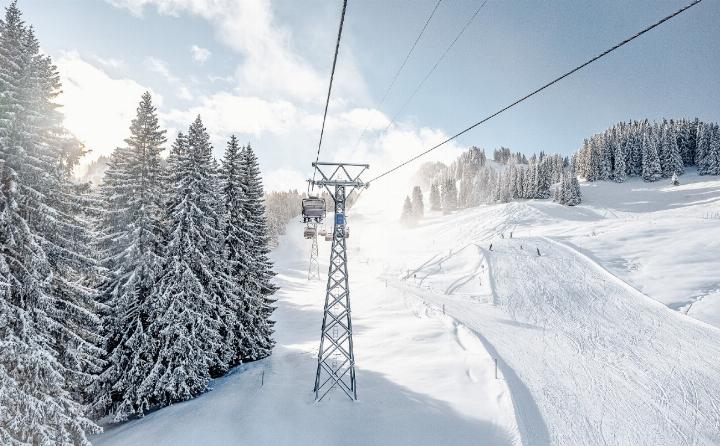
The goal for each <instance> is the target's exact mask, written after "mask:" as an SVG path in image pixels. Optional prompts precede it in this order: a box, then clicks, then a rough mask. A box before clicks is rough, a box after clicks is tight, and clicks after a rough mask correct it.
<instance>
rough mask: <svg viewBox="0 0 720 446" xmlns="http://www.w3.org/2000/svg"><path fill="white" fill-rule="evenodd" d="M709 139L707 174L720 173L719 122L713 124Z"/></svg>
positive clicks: (706, 159)
mask: <svg viewBox="0 0 720 446" xmlns="http://www.w3.org/2000/svg"><path fill="white" fill-rule="evenodd" d="M709 139H710V143H709V144H708V152H707V155H706V156H705V172H706V174H707V175H720V127H718V125H717V124H715V125H712V126H711V128H710V138H709Z"/></svg>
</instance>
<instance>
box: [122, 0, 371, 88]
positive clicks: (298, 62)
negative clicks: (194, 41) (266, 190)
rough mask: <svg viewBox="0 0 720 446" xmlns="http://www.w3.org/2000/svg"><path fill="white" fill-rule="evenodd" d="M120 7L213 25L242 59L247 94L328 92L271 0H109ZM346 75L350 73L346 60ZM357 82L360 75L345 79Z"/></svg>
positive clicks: (239, 74) (239, 76)
mask: <svg viewBox="0 0 720 446" xmlns="http://www.w3.org/2000/svg"><path fill="white" fill-rule="evenodd" d="M109 1H110V2H111V3H112V4H113V5H115V6H117V7H122V8H127V9H128V10H130V11H131V12H132V13H133V14H136V15H142V13H143V11H144V10H145V7H146V6H149V5H154V6H155V7H156V8H157V10H158V12H160V13H161V14H168V15H179V14H181V13H186V14H192V15H196V16H198V17H202V18H204V19H205V20H207V21H209V22H210V23H211V24H212V25H213V27H214V28H215V29H216V35H217V38H218V39H219V40H220V41H221V42H222V43H224V44H226V45H227V46H229V47H230V48H232V49H233V50H235V51H237V52H239V53H241V54H242V55H243V56H244V59H243V63H242V64H241V65H239V66H238V67H237V69H236V72H235V76H236V78H237V80H238V82H239V83H240V84H241V85H242V86H243V91H245V92H249V93H251V94H253V95H270V96H272V97H274V98H278V97H289V98H293V99H298V100H301V101H304V102H321V101H322V100H323V98H324V94H325V90H326V89H327V79H326V77H327V73H325V72H323V73H322V74H320V73H318V72H317V71H316V70H315V69H314V68H313V67H312V66H311V65H310V64H309V63H308V62H307V61H306V60H304V59H303V58H302V57H300V56H299V55H298V54H297V53H296V52H294V51H293V49H292V45H291V40H292V39H291V37H292V36H291V33H290V31H289V30H288V29H287V28H286V27H283V26H282V25H280V24H279V23H277V21H276V20H275V17H274V15H273V11H272V7H271V2H270V0H109ZM345 62H346V63H345V64H343V67H342V70H343V71H345V72H353V71H354V70H353V69H351V68H349V67H350V66H351V65H352V64H351V59H349V58H348V59H346V60H345ZM345 78H346V79H351V78H352V79H353V82H356V81H357V80H361V79H360V78H359V77H358V76H354V75H350V74H348V75H346V76H345Z"/></svg>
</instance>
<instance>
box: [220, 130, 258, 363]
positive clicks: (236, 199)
mask: <svg viewBox="0 0 720 446" xmlns="http://www.w3.org/2000/svg"><path fill="white" fill-rule="evenodd" d="M244 169H245V166H244V165H243V159H242V153H241V148H240V145H239V144H238V140H237V138H236V137H235V135H232V136H231V137H230V140H229V141H228V143H227V147H226V148H225V156H224V159H223V163H222V170H221V184H222V200H223V205H224V206H223V213H224V218H223V220H224V222H225V228H224V237H223V243H224V257H225V259H226V261H227V269H228V274H229V276H230V280H232V281H233V282H234V283H236V284H238V297H239V298H240V300H239V301H238V302H237V307H236V308H233V306H232V304H233V302H228V303H229V304H231V305H230V306H229V308H228V311H230V312H231V314H234V316H235V317H234V318H233V319H232V320H231V322H232V324H230V326H229V327H228V328H229V330H230V333H228V335H229V336H230V339H228V340H227V341H226V342H229V343H230V345H231V346H232V351H233V358H232V364H236V363H238V362H240V361H242V360H243V359H244V358H246V357H251V355H252V354H253V351H254V350H255V348H256V343H257V339H256V337H255V336H250V333H249V332H248V328H250V327H253V324H255V317H256V316H255V313H256V309H255V308H254V306H253V305H254V304H255V298H253V296H250V295H249V294H248V291H247V290H246V289H245V288H244V285H245V283H246V281H247V279H246V278H247V277H248V275H249V274H250V269H251V268H253V263H252V261H253V260H252V258H251V255H250V253H249V250H250V243H251V236H252V235H251V234H250V232H248V229H249V228H248V221H247V220H246V219H245V193H244V191H243V187H244V186H243V181H244V172H245V170H244Z"/></svg>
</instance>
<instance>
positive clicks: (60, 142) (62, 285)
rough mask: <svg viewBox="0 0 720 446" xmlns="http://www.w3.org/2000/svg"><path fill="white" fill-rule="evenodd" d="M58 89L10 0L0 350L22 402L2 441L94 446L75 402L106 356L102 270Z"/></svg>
mask: <svg viewBox="0 0 720 446" xmlns="http://www.w3.org/2000/svg"><path fill="white" fill-rule="evenodd" d="M59 91H60V82H59V76H58V74H57V72H56V69H55V67H54V66H53V64H52V61H51V60H50V58H49V57H47V56H45V55H42V54H40V51H39V43H38V41H37V39H36V38H35V35H34V32H33V30H32V28H29V27H27V26H26V25H25V23H24V22H23V21H22V13H21V12H20V10H19V9H18V8H17V4H16V2H12V3H11V4H10V5H9V6H8V7H7V8H6V10H5V17H4V19H2V20H0V183H1V184H2V186H1V189H2V190H1V191H0V195H2V198H1V199H0V227H1V228H0V229H2V230H1V231H0V258H2V260H0V269H4V270H5V271H3V272H0V277H3V279H2V281H3V282H4V283H5V284H6V285H5V286H4V287H3V288H4V289H3V291H2V292H1V293H0V295H2V298H1V299H2V300H3V303H2V306H3V307H4V309H6V310H7V313H5V312H3V313H0V332H1V333H2V334H1V335H0V339H2V340H3V342H4V341H6V340H7V342H8V345H7V347H8V348H9V349H11V350H12V349H13V348H15V350H14V351H3V353H4V354H2V357H1V358H0V369H4V370H2V371H0V375H2V376H0V380H1V381H2V382H3V383H7V384H8V385H13V386H17V387H16V388H15V391H17V393H15V396H16V397H19V398H23V400H22V401H15V402H14V403H10V404H7V405H5V404H3V403H0V407H3V409H5V410H0V412H1V413H0V426H2V427H0V439H2V438H3V437H4V438H10V439H12V441H11V442H12V443H14V442H25V443H33V444H41V443H42V444H50V443H53V444H88V441H87V439H86V433H88V432H95V431H97V427H95V426H94V425H93V424H92V423H91V422H90V421H89V420H87V419H86V418H84V416H83V415H82V412H83V408H82V407H81V406H80V405H79V404H78V402H79V401H82V400H84V396H85V392H84V390H85V388H86V387H87V384H88V383H89V382H90V380H91V375H92V373H94V372H96V371H97V369H96V368H97V367H98V366H99V364H100V363H101V361H100V359H99V356H100V355H101V354H102V352H101V350H100V349H98V348H97V347H96V345H95V344H96V343H98V342H99V341H100V340H99V337H98V336H97V334H98V333H97V331H98V328H99V326H98V324H99V319H98V318H97V316H96V314H95V312H96V311H97V309H98V306H97V303H96V301H95V299H94V297H95V296H94V294H93V292H92V290H90V289H89V288H88V287H86V286H85V285H87V283H85V278H86V277H90V276H92V275H93V274H94V273H95V265H94V262H93V260H92V259H91V257H90V255H89V254H90V253H89V251H88V249H87V243H86V242H87V240H89V239H90V234H89V232H88V229H87V227H86V225H85V223H84V220H83V219H82V217H81V214H82V213H83V207H84V206H85V205H86V204H87V203H86V202H85V201H84V200H83V199H82V197H77V196H76V195H77V194H76V192H79V191H80V190H82V189H83V186H76V185H74V184H72V182H71V180H70V177H71V173H72V169H73V168H74V167H75V165H76V163H77V161H78V158H79V157H80V156H81V154H82V147H81V146H80V145H79V144H78V143H77V142H76V141H75V140H73V139H72V138H69V137H67V136H66V131H65V129H64V128H62V125H61V122H62V116H61V115H60V114H59V112H58V111H57V108H58V106H57V104H55V103H54V100H55V98H56V96H57V94H58V93H59ZM1 265H4V266H1ZM8 318H9V319H8ZM1 349H2V350H6V346H3V347H2V348H1ZM3 378H7V379H12V380H13V381H14V382H13V383H12V384H11V383H9V382H8V381H5V379H3ZM0 387H2V385H0ZM0 393H2V390H0ZM7 395H8V394H5V395H4V396H7ZM1 399H3V397H0V400H1ZM18 411H19V412H18ZM4 417H8V418H7V419H8V420H9V421H8V422H7V423H5V422H4V421H5V420H3V418H4Z"/></svg>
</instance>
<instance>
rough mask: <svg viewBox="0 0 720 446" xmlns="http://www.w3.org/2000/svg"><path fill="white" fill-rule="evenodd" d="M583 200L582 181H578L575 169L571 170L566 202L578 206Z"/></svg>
mask: <svg viewBox="0 0 720 446" xmlns="http://www.w3.org/2000/svg"><path fill="white" fill-rule="evenodd" d="M581 201H582V193H581V192H580V183H579V182H578V179H577V175H576V174H575V170H574V169H571V170H570V175H569V179H568V185H567V191H566V192H565V204H566V205H568V206H577V205H578V204H580V202H581Z"/></svg>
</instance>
